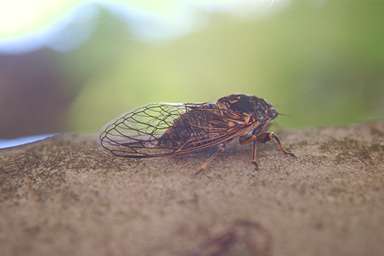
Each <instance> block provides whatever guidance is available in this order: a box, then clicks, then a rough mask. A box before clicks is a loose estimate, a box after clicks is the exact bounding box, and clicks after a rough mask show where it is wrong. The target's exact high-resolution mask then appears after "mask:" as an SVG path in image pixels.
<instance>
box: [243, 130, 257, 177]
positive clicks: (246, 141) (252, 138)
mask: <svg viewBox="0 0 384 256" xmlns="http://www.w3.org/2000/svg"><path fill="white" fill-rule="evenodd" d="M239 142H240V144H241V145H244V144H249V143H252V164H254V165H255V169H256V170H258V169H259V165H258V164H257V147H256V143H257V142H258V137H257V136H256V135H245V136H241V137H239Z"/></svg>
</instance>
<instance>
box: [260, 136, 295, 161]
mask: <svg viewBox="0 0 384 256" xmlns="http://www.w3.org/2000/svg"><path fill="white" fill-rule="evenodd" d="M257 141H258V142H260V143H266V142H268V141H273V142H275V144H276V146H277V148H278V149H279V150H280V151H281V152H283V153H284V154H285V155H289V156H292V157H296V155H295V154H293V153H292V152H290V151H288V150H287V149H285V148H284V146H283V144H282V143H281V141H280V138H279V137H278V136H277V135H276V134H275V133H273V132H266V133H263V134H260V135H259V136H258V138H257Z"/></svg>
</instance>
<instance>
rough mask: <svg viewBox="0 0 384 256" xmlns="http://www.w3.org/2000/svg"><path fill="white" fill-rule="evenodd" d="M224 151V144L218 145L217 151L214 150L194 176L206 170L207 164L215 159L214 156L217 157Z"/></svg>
mask: <svg viewBox="0 0 384 256" xmlns="http://www.w3.org/2000/svg"><path fill="white" fill-rule="evenodd" d="M224 150H225V145H224V144H220V145H219V146H218V148H217V150H216V151H215V152H213V153H212V154H211V155H210V156H209V157H208V159H207V160H205V162H204V163H203V164H202V165H200V167H199V170H198V171H197V172H196V173H195V175H198V174H200V173H201V172H203V171H205V170H207V168H208V165H209V163H210V162H212V160H213V159H215V158H216V156H217V155H218V154H219V153H221V152H224Z"/></svg>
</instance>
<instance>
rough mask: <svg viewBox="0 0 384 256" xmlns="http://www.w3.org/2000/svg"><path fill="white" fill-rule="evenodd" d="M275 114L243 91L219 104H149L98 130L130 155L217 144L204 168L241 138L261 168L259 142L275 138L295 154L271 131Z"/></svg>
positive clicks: (113, 147)
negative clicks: (249, 147)
mask: <svg viewBox="0 0 384 256" xmlns="http://www.w3.org/2000/svg"><path fill="white" fill-rule="evenodd" d="M277 116H278V112H277V111H276V110H275V108H274V107H273V106H272V105H271V104H269V103H267V102H266V101H265V100H264V99H261V98H258V97H255V96H248V95H244V94H233V95H229V96H226V97H223V98H220V99H219V100H218V101H217V102H216V103H215V104H210V103H187V104H178V103H177V104H172V103H163V104H149V105H146V106H144V107H141V108H139V109H136V110H134V111H132V112H128V113H126V114H124V115H123V116H121V117H119V118H117V119H116V120H114V121H113V122H111V123H110V124H108V125H107V126H106V128H105V129H104V130H103V132H102V133H101V134H100V144H101V146H102V147H103V148H105V149H106V150H108V151H110V152H111V153H112V154H113V155H115V156H121V157H128V158H150V157H163V156H184V155H189V154H191V153H195V152H201V151H203V150H206V149H213V150H214V152H213V153H212V154H211V155H210V156H209V158H208V159H207V160H206V161H205V162H204V163H203V164H202V165H201V167H200V170H199V172H200V171H201V170H204V169H206V168H207V166H208V164H209V162H210V161H212V160H213V159H214V158H215V156H216V155H217V154H218V153H219V152H222V151H224V148H225V145H226V144H227V143H229V142H230V141H232V140H233V139H235V138H238V140H239V142H240V144H252V163H254V164H255V166H256V168H257V161H256V144H257V143H266V142H268V141H270V140H272V141H274V142H275V143H276V144H277V147H278V149H279V150H280V151H282V152H283V153H285V154H287V155H290V156H295V155H294V154H292V153H291V152H289V151H287V150H286V149H285V148H284V147H283V146H282V144H281V142H280V139H279V137H278V136H277V135H275V134H274V133H272V132H268V128H269V126H270V123H271V121H272V120H273V119H275V118H276V117H277Z"/></svg>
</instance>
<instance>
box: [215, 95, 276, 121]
mask: <svg viewBox="0 0 384 256" xmlns="http://www.w3.org/2000/svg"><path fill="white" fill-rule="evenodd" d="M216 104H217V106H218V107H219V109H222V110H228V111H234V112H238V113H247V114H250V115H251V116H253V117H254V118H255V119H256V120H258V121H260V122H267V121H270V120H272V119H275V118H276V117H277V116H278V112H277V111H276V109H275V108H274V107H273V106H272V105H271V104H270V103H268V102H266V101H265V100H264V99H262V98H258V97H256V96H248V95H244V94H233V95H230V96H227V97H223V98H221V99H219V100H218V101H217V103H216Z"/></svg>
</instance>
